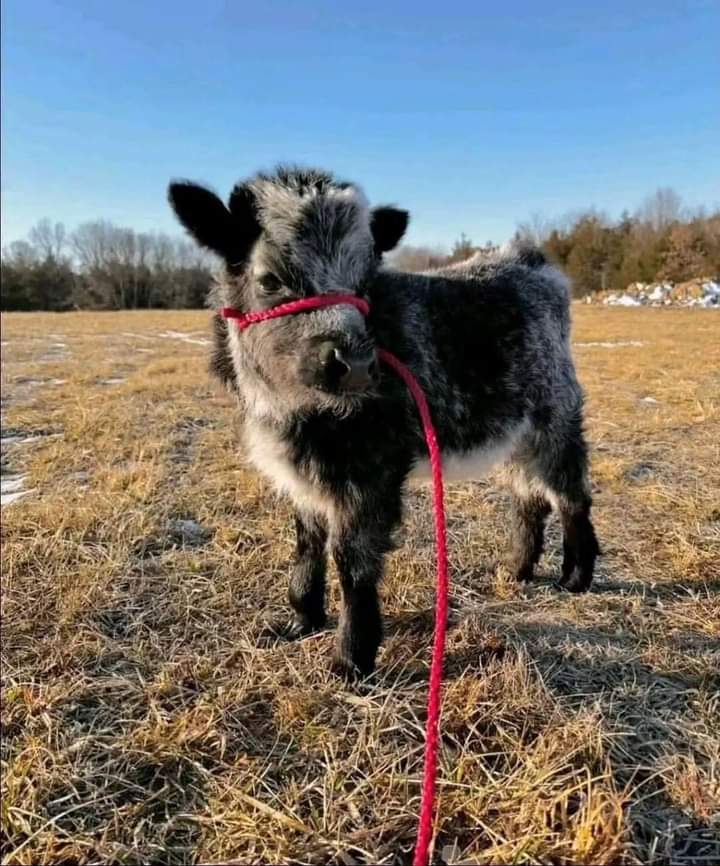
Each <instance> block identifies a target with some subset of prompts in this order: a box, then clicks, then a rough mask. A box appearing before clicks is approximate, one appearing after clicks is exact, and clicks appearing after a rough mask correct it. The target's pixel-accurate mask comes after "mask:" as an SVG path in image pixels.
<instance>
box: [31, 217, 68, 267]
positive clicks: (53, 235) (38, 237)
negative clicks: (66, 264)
mask: <svg viewBox="0 0 720 866" xmlns="http://www.w3.org/2000/svg"><path fill="white" fill-rule="evenodd" d="M28 240H29V241H30V243H31V244H32V246H33V247H35V249H36V250H37V252H38V255H39V257H40V258H41V259H43V260H46V259H55V261H59V260H60V258H61V257H62V255H63V252H64V250H65V246H66V240H67V237H66V234H65V226H64V225H63V224H62V223H52V222H50V220H49V219H47V218H45V219H41V220H40V221H39V222H38V223H37V224H36V225H34V226H33V227H32V228H31V229H30V231H29V232H28Z"/></svg>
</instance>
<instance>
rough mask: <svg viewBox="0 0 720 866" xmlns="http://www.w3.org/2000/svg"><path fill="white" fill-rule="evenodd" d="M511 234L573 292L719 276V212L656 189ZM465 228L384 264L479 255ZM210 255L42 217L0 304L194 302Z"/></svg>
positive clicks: (172, 241) (8, 262)
mask: <svg viewBox="0 0 720 866" xmlns="http://www.w3.org/2000/svg"><path fill="white" fill-rule="evenodd" d="M514 240H515V241H518V242H523V243H531V244H535V245H538V246H540V247H541V248H542V249H543V250H544V251H545V253H546V254H547V256H548V257H549V258H550V259H551V260H552V261H554V262H556V263H558V264H559V265H561V266H562V267H563V268H564V269H565V271H566V272H567V273H568V275H569V276H570V278H571V279H572V282H573V286H574V291H575V294H576V295H577V296H583V295H585V294H587V293H589V292H595V291H601V290H613V291H623V290H624V289H625V288H626V287H627V286H628V285H629V284H630V283H633V282H644V283H649V282H654V281H656V280H667V281H671V282H681V281H684V280H690V279H693V278H697V277H715V278H717V277H718V276H719V275H720V210H714V211H713V212H710V213H707V212H705V211H704V210H702V209H700V210H697V211H694V212H690V211H688V210H687V209H686V208H684V207H683V204H682V201H681V199H680V197H679V196H678V195H677V193H675V192H674V191H673V190H672V189H667V188H666V189H659V190H657V192H656V193H654V195H652V196H650V197H648V198H647V199H646V200H645V202H644V203H643V204H642V205H641V207H639V208H638V209H637V210H636V211H635V212H634V213H632V214H631V213H629V212H625V213H623V214H622V215H621V216H620V218H619V219H616V220H612V219H609V218H608V217H607V216H606V215H604V214H603V213H601V212H599V211H596V210H594V209H589V210H585V211H582V212H578V213H574V214H569V215H567V216H565V217H563V218H561V219H555V220H552V219H546V218H545V217H543V216H541V215H538V214H535V215H533V217H532V218H531V219H530V220H528V221H526V222H523V223H520V224H519V225H518V227H517V231H516V232H515V236H514ZM491 249H494V247H493V245H492V244H491V243H489V242H488V244H486V245H485V246H484V247H478V246H476V245H475V244H474V243H473V242H472V241H471V240H470V239H469V238H468V237H466V236H465V235H464V234H463V235H461V237H460V238H459V240H458V241H456V243H455V244H454V246H453V247H452V249H451V250H449V251H448V250H445V249H443V248H440V247H437V248H433V247H427V246H407V245H405V246H402V247H400V248H399V249H398V250H397V251H396V252H395V253H394V254H393V256H392V257H391V259H390V263H391V264H392V265H393V266H394V267H396V268H401V269H405V270H411V271H422V270H429V269H432V268H437V267H441V266H443V265H447V264H453V263H455V262H459V261H462V260H464V259H466V258H468V257H469V256H471V255H473V254H474V253H476V252H478V251H483V250H485V251H488V250H491ZM215 267H216V262H215V260H214V259H213V258H212V257H211V256H210V255H209V254H207V253H204V252H203V251H202V250H199V249H198V248H197V247H196V246H195V244H193V243H192V242H190V241H188V240H185V239H182V238H174V237H169V236H168V235H165V234H158V233H143V232H136V231H134V230H133V229H128V228H120V227H118V226H115V225H113V224H112V223H109V222H106V221H103V220H98V221H95V222H88V223H84V224H83V225H81V226H79V227H78V228H77V229H76V230H75V231H74V232H71V233H67V232H66V230H65V228H64V226H63V225H62V223H52V222H50V220H47V219H43V220H41V221H40V222H39V223H38V224H37V225H36V226H35V227H34V228H33V229H31V231H30V232H29V233H28V236H27V238H26V239H25V240H22V241H15V242H14V243H11V244H9V245H8V246H7V247H5V248H4V249H3V251H2V303H1V308H2V309H3V310H70V309H104V310H120V309H145V308H149V307H161V308H183V307H191V308H192V307H202V306H204V304H205V299H206V297H207V293H208V291H209V288H210V286H211V283H212V281H213V269H214V268H215Z"/></svg>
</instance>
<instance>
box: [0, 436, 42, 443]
mask: <svg viewBox="0 0 720 866" xmlns="http://www.w3.org/2000/svg"><path fill="white" fill-rule="evenodd" d="M42 438H43V437H42V436H13V435H10V436H3V437H2V440H0V441H2V444H3V445H27V444H28V443H29V442H37V441H38V439H42Z"/></svg>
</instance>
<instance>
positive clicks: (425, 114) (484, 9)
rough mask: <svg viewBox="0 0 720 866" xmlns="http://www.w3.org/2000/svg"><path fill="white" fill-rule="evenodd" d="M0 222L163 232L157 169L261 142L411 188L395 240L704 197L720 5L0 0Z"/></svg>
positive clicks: (260, 150)
mask: <svg viewBox="0 0 720 866" xmlns="http://www.w3.org/2000/svg"><path fill="white" fill-rule="evenodd" d="M3 13H4V14H3V45H2V47H3V82H2V84H3V92H2V100H3V106H2V107H3V125H2V145H3V152H2V169H3V171H2V230H3V231H2V240H3V243H7V242H9V241H12V240H14V239H16V238H18V237H21V236H23V235H24V234H25V232H26V231H27V230H28V228H29V227H30V226H31V225H32V224H33V223H35V222H36V221H37V220H38V219H39V218H40V217H44V216H47V217H50V218H51V219H53V220H61V221H63V222H65V223H66V224H67V225H68V227H74V226H75V225H76V224H77V223H79V222H81V221H83V220H87V219H94V218H98V217H104V218H107V219H110V220H113V221H114V222H117V223H119V224H123V225H130V226H133V227H135V228H137V229H141V230H150V229H158V230H169V231H174V230H175V228H174V222H173V219H172V216H171V214H170V212H169V210H168V207H167V205H166V202H165V187H166V184H167V181H168V179H169V178H170V177H173V176H181V177H190V178H194V179H198V180H203V181H205V182H208V183H210V184H211V185H212V186H214V187H215V188H216V189H218V190H219V191H221V192H222V193H226V192H227V191H228V189H229V187H230V186H231V185H232V183H233V182H234V181H235V180H236V179H237V178H239V177H242V176H245V175H247V174H250V173H252V172H253V171H255V170H256V169H258V168H261V167H269V166H272V165H273V164H274V163H275V162H276V161H278V160H291V161H298V162H302V163H309V164H317V165H320V166H322V167H326V168H330V169H333V170H336V171H337V172H339V173H341V174H342V175H345V176H347V177H349V178H351V179H353V180H357V181H359V182H360V183H361V184H362V185H363V186H364V188H365V190H366V192H367V193H368V195H369V197H370V198H371V200H373V201H376V202H394V203H397V204H400V205H402V206H405V207H407V208H409V209H410V211H411V214H412V223H411V230H410V232H409V234H408V238H407V240H408V241H409V242H411V243H431V244H444V245H449V244H451V243H452V241H453V240H454V239H455V238H456V237H457V236H458V235H459V234H460V232H461V231H464V232H466V233H467V234H468V235H469V236H470V237H471V238H472V239H473V240H475V241H476V242H484V241H486V240H489V239H492V240H497V241H502V240H505V239H506V238H507V237H509V236H510V235H511V234H512V232H513V230H514V228H515V225H516V223H517V222H518V221H520V220H523V219H525V218H527V217H528V216H529V215H530V214H531V213H533V212H542V213H544V214H546V215H549V216H550V215H559V214H562V213H564V212H567V211H568V210H573V209H576V208H580V207H584V206H587V205H595V206H597V207H599V208H601V209H605V210H607V211H608V212H609V213H610V214H611V215H616V214H617V213H619V212H620V211H621V210H622V208H623V207H626V206H627V207H629V208H633V207H634V206H636V205H638V204H639V203H640V201H641V200H642V199H643V198H644V196H645V195H646V194H648V193H650V192H652V191H653V190H654V189H655V188H656V187H658V186H661V185H662V186H665V185H670V186H674V187H675V188H676V189H677V191H678V192H679V193H680V194H681V195H682V196H683V198H684V200H685V201H686V202H687V203H688V204H690V205H699V204H703V203H704V204H707V205H717V204H719V203H720V48H719V47H718V46H720V3H718V2H717V0H707V2H703V0H696V2H692V0H690V2H685V3H683V2H680V0H675V2H664V0H652V2H649V0H632V2H628V0H623V2H618V0H609V2H604V3H602V4H601V3H585V2H582V0H573V2H568V0H557V2H555V3H546V2H542V3H541V2H513V0H508V2H504V3H499V4H498V3H482V2H477V0H476V2H469V0H462V2H445V3H437V2H406V0H400V2H392V0H384V2H376V0H366V2H363V3H353V4H351V3H344V2H340V0H335V2H326V0H322V2H312V0H307V2H305V3H297V2H290V0H283V2H274V0H268V2H265V3H243V2H239V0H236V2H227V3H222V2H215V0H205V2H202V3H200V2H197V0H195V2H187V0H174V2H172V3H170V2H164V0H162V2H161V0H153V2H147V0H144V2H137V0H123V2H108V0H102V2H82V0H64V2H57V0H7V2H4V3H3Z"/></svg>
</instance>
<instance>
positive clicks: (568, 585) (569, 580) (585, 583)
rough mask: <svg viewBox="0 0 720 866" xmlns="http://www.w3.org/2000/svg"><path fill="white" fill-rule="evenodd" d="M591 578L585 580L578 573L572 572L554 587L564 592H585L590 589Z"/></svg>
mask: <svg viewBox="0 0 720 866" xmlns="http://www.w3.org/2000/svg"><path fill="white" fill-rule="evenodd" d="M591 581H592V577H591V578H587V577H585V576H584V575H582V574H580V572H578V571H573V572H572V574H570V575H568V576H567V577H563V578H562V579H561V580H559V581H558V582H557V583H556V584H555V586H556V587H557V589H561V590H563V591H564V592H576V593H577V592H587V591H588V590H589V589H590V583H591Z"/></svg>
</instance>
